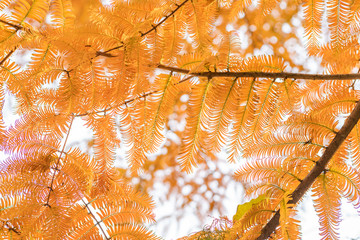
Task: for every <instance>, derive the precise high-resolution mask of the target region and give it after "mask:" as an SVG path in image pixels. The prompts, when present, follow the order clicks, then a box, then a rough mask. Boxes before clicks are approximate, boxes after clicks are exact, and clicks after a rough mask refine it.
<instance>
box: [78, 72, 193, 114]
mask: <svg viewBox="0 0 360 240" xmlns="http://www.w3.org/2000/svg"><path fill="white" fill-rule="evenodd" d="M191 78H193V76H189V77H187V78H184V79H182V80H180V81H179V82H177V83H174V86H175V85H178V84H181V83H183V82H186V81H188V80H190V79H191ZM160 91H161V90H153V91H149V92H146V93H144V94H142V95H140V96H138V97H134V98H131V99H128V100H125V101H124V102H122V103H119V104H116V105H114V106H110V107H108V108H105V109H103V110H99V111H95V112H86V113H81V114H76V115H74V117H83V116H87V115H92V114H98V113H104V112H106V111H109V110H111V109H113V108H116V107H119V106H122V105H126V104H128V103H131V102H133V101H135V100H137V99H141V98H146V97H147V96H150V95H152V94H154V93H157V92H160Z"/></svg>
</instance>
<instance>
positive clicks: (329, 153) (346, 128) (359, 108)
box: [257, 101, 360, 240]
mask: <svg viewBox="0 0 360 240" xmlns="http://www.w3.org/2000/svg"><path fill="white" fill-rule="evenodd" d="M359 119H360V101H358V102H357V103H356V105H355V108H354V109H353V111H352V112H351V114H350V116H349V117H348V118H347V119H346V121H345V123H344V125H343V126H342V128H341V129H340V131H339V132H338V133H337V134H336V135H335V137H334V139H333V140H332V141H331V143H330V145H329V146H328V147H327V148H326V150H325V152H324V154H323V155H322V156H321V158H320V159H319V160H318V161H317V162H316V165H315V166H314V168H313V169H312V170H311V171H310V173H309V174H308V175H307V176H306V177H305V178H304V179H303V180H302V182H301V183H300V184H299V186H298V187H297V188H296V189H295V190H294V192H293V193H292V200H291V201H289V202H288V204H296V203H297V202H298V201H299V200H300V199H301V198H302V197H303V196H304V194H305V193H306V191H307V190H308V189H309V188H310V187H311V185H312V184H313V183H314V181H315V179H316V178H317V177H318V176H319V175H320V174H321V173H322V172H323V171H324V170H325V167H326V165H327V164H328V162H329V161H330V159H331V158H332V157H333V156H334V154H335V152H336V151H337V150H338V148H339V147H340V145H341V144H342V143H343V142H344V140H345V139H346V137H347V136H348V135H349V133H350V132H351V130H352V129H353V128H354V127H355V125H356V123H357V122H358V121H359ZM279 218H280V212H279V210H278V211H277V212H276V214H275V215H274V216H273V217H272V219H271V220H270V221H269V222H268V223H267V224H266V226H265V227H264V228H263V229H262V231H261V235H260V236H259V237H258V238H257V240H265V239H267V238H268V237H270V235H271V234H272V233H273V232H274V231H275V229H276V227H277V226H278V225H279Z"/></svg>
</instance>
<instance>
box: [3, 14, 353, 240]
mask: <svg viewBox="0 0 360 240" xmlns="http://www.w3.org/2000/svg"><path fill="white" fill-rule="evenodd" d="M284 27H285V28H286V26H284ZM229 30H231V26H229ZM245 31H247V29H239V30H238V34H239V36H240V38H242V46H243V47H247V42H246V37H245ZM298 35H299V36H302V35H303V29H302V27H301V23H300V21H299V29H298ZM293 50H294V56H295V58H296V59H303V60H304V59H306V62H305V63H304V65H305V68H307V70H308V71H309V72H311V73H317V72H321V67H320V66H319V64H318V61H317V60H316V59H315V58H313V57H311V58H309V57H307V56H306V52H305V51H304V50H303V49H302V48H299V46H294V49H293ZM264 53H266V54H271V53H272V50H271V48H269V47H266V46H264V48H263V49H261V50H259V52H258V53H257V54H258V55H261V54H264ZM15 106H16V101H15V99H14V98H13V97H12V96H10V95H9V94H6V95H5V104H4V109H3V116H4V121H5V124H6V125H7V126H9V125H11V124H13V123H14V122H15V120H16V119H17V118H18V116H17V115H16V114H14V107H15ZM91 135H92V131H91V130H89V129H86V128H85V127H84V126H83V123H82V120H80V119H76V120H75V121H74V123H73V127H72V129H71V132H70V136H69V140H68V146H77V147H80V149H82V150H86V149H87V148H86V146H85V145H84V144H86V143H87V140H88V139H90V138H91ZM118 153H119V156H118V162H117V163H116V164H119V165H122V164H123V163H121V162H120V161H121V159H122V158H123V157H122V155H123V151H122V150H121V149H120V150H119V151H118ZM5 158H6V155H4V154H3V153H2V152H0V160H1V159H5ZM224 167H228V168H229V171H233V170H234V169H237V167H234V166H233V165H226V164H225V165H224ZM236 184H238V185H240V184H239V183H236V182H235V181H234V186H229V188H228V190H227V194H228V196H229V200H227V201H226V202H224V206H226V213H225V215H226V216H228V218H229V219H232V216H233V215H234V214H235V211H236V207H237V205H238V204H240V203H242V202H243V200H242V197H240V196H239V192H241V190H240V191H238V192H235V189H236V186H235V185H236ZM237 188H238V189H241V186H240V187H237ZM152 194H153V195H154V196H153V198H154V200H155V201H157V200H158V199H159V196H161V194H162V186H161V183H160V184H158V185H157V186H156V187H155V190H154V191H153V193H152ZM176 201H177V199H171V200H170V201H169V202H168V203H166V204H163V205H159V203H158V202H157V207H156V209H155V214H156V218H157V219H161V218H162V217H164V216H167V215H171V216H172V219H169V221H170V225H169V226H168V225H167V223H168V222H167V221H166V220H165V221H160V222H159V224H156V225H153V226H151V229H153V230H154V231H155V233H157V234H158V235H162V233H164V232H166V233H167V234H166V235H162V236H163V237H164V239H176V238H178V237H182V236H186V235H188V234H189V233H191V232H195V231H199V230H201V226H200V225H199V222H198V219H197V217H196V216H194V214H193V213H192V212H191V211H189V210H187V211H188V212H186V213H185V217H184V218H183V219H182V220H181V221H180V222H179V223H178V224H177V223H176V220H175V217H176V215H177V213H178V212H179V211H183V210H182V209H174V206H175V202H176ZM297 209H299V211H298V213H299V220H300V221H301V228H302V239H305V240H308V239H311V240H316V239H320V238H321V237H320V236H319V230H318V229H319V227H320V226H319V223H318V217H317V215H316V213H315V210H314V207H313V204H312V201H311V197H310V194H309V193H308V194H307V195H306V197H305V198H304V199H303V201H302V202H301V203H300V204H299V205H298V206H297ZM190 210H191V209H190ZM359 212H360V209H357V210H356V209H354V207H353V206H352V204H351V203H347V202H346V201H345V200H344V201H343V202H342V219H343V221H342V222H341V224H340V227H339V229H340V239H344V240H355V239H360V217H359ZM213 217H215V218H217V217H219V216H209V217H208V220H207V222H206V224H208V225H210V224H211V222H212V220H213Z"/></svg>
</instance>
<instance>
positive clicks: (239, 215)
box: [233, 194, 268, 222]
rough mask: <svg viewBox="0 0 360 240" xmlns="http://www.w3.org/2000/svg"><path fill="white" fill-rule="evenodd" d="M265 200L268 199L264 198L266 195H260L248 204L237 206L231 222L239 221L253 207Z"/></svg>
mask: <svg viewBox="0 0 360 240" xmlns="http://www.w3.org/2000/svg"><path fill="white" fill-rule="evenodd" d="M267 199H268V197H267V196H266V194H262V195H260V196H258V197H257V198H255V199H252V200H251V201H250V202H246V203H243V204H239V205H238V206H237V210H236V214H235V215H234V216H233V221H234V222H235V221H238V220H240V219H241V218H242V217H243V216H244V215H245V214H246V213H247V212H248V211H249V210H250V209H251V208H252V207H253V206H255V205H258V204H259V203H261V202H262V201H265V200H267Z"/></svg>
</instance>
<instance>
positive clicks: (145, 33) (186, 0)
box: [95, 0, 189, 57]
mask: <svg viewBox="0 0 360 240" xmlns="http://www.w3.org/2000/svg"><path fill="white" fill-rule="evenodd" d="M188 1H189V0H185V1H184V2H182V3H181V4H175V5H176V8H175V9H174V10H173V11H172V12H171V13H170V14H169V15H166V16H165V17H164V18H163V19H162V20H161V21H160V22H159V23H157V24H155V25H152V27H151V28H150V29H149V30H147V31H146V32H144V33H142V32H139V33H140V37H144V36H145V35H147V34H149V33H151V32H152V31H155V30H156V28H157V27H159V26H160V25H161V24H163V23H164V22H165V21H166V20H167V19H169V17H171V16H173V15H174V14H175V13H176V12H177V11H178V10H179V9H180V8H181V7H182V6H184V5H185V3H187V2H188ZM122 47H124V44H121V45H119V46H116V47H113V48H110V49H108V50H106V51H103V52H100V51H98V52H96V55H95V56H96V57H97V56H104V54H106V53H109V52H111V51H113V50H116V49H120V48H122Z"/></svg>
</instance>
